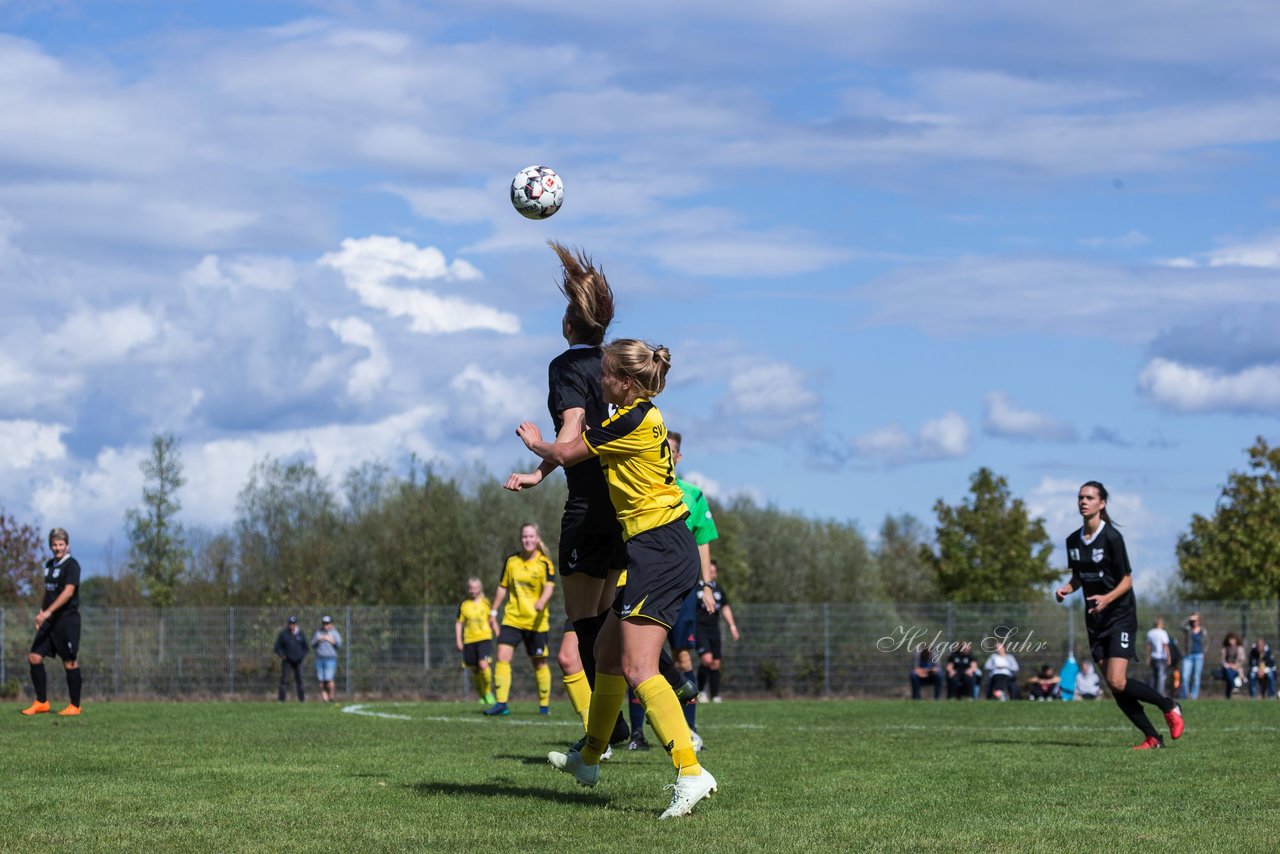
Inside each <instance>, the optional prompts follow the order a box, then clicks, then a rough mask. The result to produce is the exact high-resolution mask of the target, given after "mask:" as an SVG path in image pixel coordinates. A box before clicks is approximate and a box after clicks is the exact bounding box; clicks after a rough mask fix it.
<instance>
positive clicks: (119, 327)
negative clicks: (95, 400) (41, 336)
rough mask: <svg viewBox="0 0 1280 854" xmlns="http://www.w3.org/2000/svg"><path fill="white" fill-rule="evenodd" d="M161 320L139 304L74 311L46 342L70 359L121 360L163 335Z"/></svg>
mask: <svg viewBox="0 0 1280 854" xmlns="http://www.w3.org/2000/svg"><path fill="white" fill-rule="evenodd" d="M159 334H160V324H159V323H158V322H157V321H156V319H155V318H154V317H152V316H151V315H150V314H148V313H147V312H146V311H144V310H143V309H141V308H139V307H138V306H134V305H129V306H124V307H122V308H116V309H108V310H106V311H92V310H89V309H81V310H79V311H77V312H76V313H74V314H72V315H71V316H70V317H68V318H67V319H66V321H65V322H64V323H63V324H62V326H60V327H59V328H58V329H57V331H55V332H53V333H52V334H50V335H49V336H48V338H47V340H46V342H45V346H46V347H47V348H48V350H49V351H50V352H53V353H58V354H60V355H61V356H62V357H63V360H64V361H65V362H66V363H71V364H80V365H94V364H101V363H103V362H115V361H119V360H121V359H123V358H125V357H126V356H128V355H129V354H130V353H131V352H133V351H134V350H135V349H136V348H138V347H141V346H142V345H144V344H148V343H150V342H152V341H154V340H156V338H157V337H158V336H159Z"/></svg>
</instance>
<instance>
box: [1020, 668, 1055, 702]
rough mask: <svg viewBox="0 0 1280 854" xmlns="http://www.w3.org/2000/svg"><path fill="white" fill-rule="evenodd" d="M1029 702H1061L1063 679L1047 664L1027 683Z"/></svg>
mask: <svg viewBox="0 0 1280 854" xmlns="http://www.w3.org/2000/svg"><path fill="white" fill-rule="evenodd" d="M1027 699H1028V700H1061V699H1062V679H1061V677H1059V676H1058V674H1057V673H1054V672H1053V668H1052V667H1050V666H1049V665H1047V664H1042V665H1040V671H1039V672H1038V673H1036V674H1035V675H1033V676H1032V677H1031V680H1030V681H1029V682H1027Z"/></svg>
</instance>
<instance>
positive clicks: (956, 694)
mask: <svg viewBox="0 0 1280 854" xmlns="http://www.w3.org/2000/svg"><path fill="white" fill-rule="evenodd" d="M981 672H982V671H981V670H979V669H978V662H976V661H974V660H973V644H971V643H969V642H968V641H965V642H964V643H962V644H960V646H959V647H958V648H957V649H956V651H955V652H953V653H951V655H950V657H948V658H947V699H948V700H961V699H963V700H976V699H977V695H976V694H975V693H974V685H975V683H976V682H977V678H978V674H980V673H981Z"/></svg>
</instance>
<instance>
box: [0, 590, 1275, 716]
mask: <svg viewBox="0 0 1280 854" xmlns="http://www.w3.org/2000/svg"><path fill="white" fill-rule="evenodd" d="M1076 598H1077V599H1078V597H1076ZM1192 611H1199V613H1200V614H1201V617H1202V620H1203V623H1204V625H1205V627H1206V630H1207V632H1208V647H1207V648H1206V654H1205V679H1206V680H1208V679H1209V674H1210V672H1211V670H1212V669H1214V668H1216V667H1217V665H1218V650H1219V648H1220V646H1221V643H1222V638H1223V637H1224V635H1225V634H1226V633H1227V632H1229V631H1233V632H1235V633H1236V634H1237V635H1239V636H1240V637H1241V638H1242V640H1243V641H1244V642H1245V643H1252V641H1253V640H1254V639H1255V638H1257V637H1259V636H1261V637H1264V638H1266V639H1267V641H1268V642H1270V643H1273V644H1274V642H1275V641H1276V639H1277V638H1278V637H1280V604H1278V603H1274V602H1186V603H1169V604H1166V605H1160V606H1144V607H1141V608H1140V609H1139V618H1140V624H1139V637H1138V639H1137V643H1138V651H1139V655H1142V654H1143V652H1144V650H1145V632H1146V630H1147V629H1148V628H1150V626H1151V624H1152V620H1153V619H1154V617H1155V616H1156V615H1157V614H1159V615H1163V616H1164V617H1165V623H1166V628H1167V629H1168V631H1169V634H1170V636H1171V637H1172V638H1173V639H1174V640H1175V641H1178V642H1179V643H1180V644H1181V643H1183V637H1182V635H1183V632H1182V629H1181V627H1182V625H1183V623H1184V621H1185V619H1186V616H1187V615H1188V614H1189V613H1191V612H1192ZM733 612H734V616H735V621H736V623H737V625H738V628H739V629H740V630H741V633H742V639H741V641H739V642H737V643H735V642H734V641H733V640H732V639H731V637H730V633H729V631H728V628H727V627H723V628H722V635H723V637H724V644H723V649H724V664H723V669H722V674H723V676H722V680H723V681H722V691H723V693H724V694H725V695H726V696H733V695H739V696H742V695H755V696H780V697H792V696H805V697H819V696H842V697H850V696H865V697H903V696H907V695H909V686H908V679H907V677H908V673H909V671H910V669H911V666H912V661H913V654H914V653H916V652H917V651H918V650H919V649H920V648H921V646H922V645H923V644H932V645H933V646H934V648H935V650H937V652H938V656H939V658H940V659H945V658H946V655H947V653H948V652H949V651H950V650H951V649H953V648H954V646H953V645H954V644H958V643H959V642H961V641H969V642H970V643H972V644H973V648H974V656H975V658H977V659H978V661H979V663H980V664H981V663H982V662H984V661H985V660H986V656H987V654H988V653H990V652H991V651H992V650H993V649H994V644H995V642H996V640H997V639H1001V640H1004V641H1005V642H1006V645H1007V646H1008V648H1009V651H1010V652H1012V653H1013V655H1014V656H1015V657H1016V658H1017V659H1018V661H1019V663H1020V665H1021V668H1022V671H1023V672H1024V673H1029V672H1030V671H1031V670H1032V669H1033V668H1036V667H1039V666H1040V665H1042V664H1051V665H1052V666H1054V667H1055V668H1057V667H1059V666H1061V664H1062V662H1063V660H1064V659H1065V657H1066V654H1067V651H1068V650H1069V649H1070V650H1073V651H1074V653H1075V655H1076V657H1077V658H1084V657H1087V656H1088V653H1089V651H1088V645H1087V640H1086V637H1085V632H1084V616H1083V613H1082V608H1081V605H1080V603H1079V602H1078V601H1072V602H1071V603H1068V604H1067V605H1057V604H1054V603H1008V604H979V605H961V604H948V603H941V604H925V605H921V604H899V605H893V604H857V603H853V604H849V603H834V602H832V603H817V604H786V605H781V604H747V603H743V604H738V605H734V606H733ZM290 614H295V615H296V616H297V617H298V619H299V622H300V624H301V627H302V631H303V633H304V634H305V635H306V636H307V638H308V639H310V636H311V634H312V632H314V631H315V630H316V629H318V628H319V627H320V617H321V615H322V614H330V615H332V617H333V619H334V626H335V628H337V629H338V630H339V631H340V632H341V633H342V637H343V646H342V649H341V650H340V651H339V656H338V675H337V679H336V683H337V688H338V691H339V694H340V695H342V696H344V697H346V698H355V697H413V698H439V699H459V698H470V697H472V696H473V693H472V689H471V685H470V680H469V678H468V677H467V674H466V673H465V671H463V670H462V668H461V656H460V654H459V653H458V652H457V650H456V649H455V646H454V621H455V619H456V617H457V609H456V608H455V607H452V606H427V607H333V608H310V607H308V608H300V609H297V610H293V611H287V610H283V609H279V608H218V609H215V608H170V609H163V610H160V609H151V608H82V609H81V622H82V631H81V651H80V656H79V660H80V662H81V666H82V668H83V671H84V677H85V681H84V693H85V696H86V698H89V699H102V698H121V699H124V698H148V699H153V698H174V699H176V698H238V699H260V698H267V697H273V696H275V693H276V689H277V685H278V683H279V679H280V663H279V660H278V659H277V658H276V657H275V655H274V654H273V653H272V646H273V645H274V643H275V638H276V635H277V633H278V632H279V631H280V629H281V628H283V627H284V625H285V620H286V619H287V617H288V616H289V615H290ZM33 620H34V610H31V609H21V610H19V609H15V608H12V607H9V608H0V650H3V656H2V657H0V690H2V691H3V694H4V695H6V696H10V697H13V696H16V695H17V694H18V693H19V692H22V693H26V692H29V690H30V679H29V677H28V669H27V661H26V655H27V650H28V649H29V647H30V643H31V638H32V635H33V633H34V622H33ZM563 622H564V617H563V615H562V614H559V615H557V614H555V613H553V615H552V632H551V642H552V649H553V650H555V649H558V648H559V645H560V641H561V626H562V625H563ZM1183 649H1184V651H1185V645H1184V646H1183ZM313 661H314V656H309V657H308V658H307V660H306V662H304V665H303V666H304V673H305V674H306V675H307V677H308V691H309V692H313V691H314V688H313V686H314V667H313V664H312V662H313ZM46 666H48V667H49V671H50V678H49V688H50V693H51V695H52V696H53V698H54V699H59V698H60V697H63V696H64V695H65V690H66V688H65V683H64V681H63V679H62V678H61V674H59V673H57V672H56V671H57V670H59V669H60V668H59V667H58V666H57V664H56V663H55V662H49V663H48V664H47V665H46ZM552 669H553V673H555V674H556V675H557V676H558V670H557V669H556V667H555V663H554V661H553V662H552ZM512 680H513V685H512V699H513V701H516V702H521V701H523V700H524V699H529V698H533V697H534V696H536V687H535V685H534V680H533V674H532V670H531V668H530V667H528V665H527V664H526V662H525V661H524V651H523V650H517V651H516V657H515V659H514V660H513V662H512ZM553 686H554V688H553V691H554V694H553V696H557V697H563V691H562V690H561V688H560V685H559V680H558V679H553ZM1206 693H1211V692H1206ZM290 694H291V695H292V688H291V689H290Z"/></svg>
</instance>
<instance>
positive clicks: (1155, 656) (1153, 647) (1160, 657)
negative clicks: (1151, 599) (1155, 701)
mask: <svg viewBox="0 0 1280 854" xmlns="http://www.w3.org/2000/svg"><path fill="white" fill-rule="evenodd" d="M1147 659H1148V661H1150V662H1151V681H1152V682H1153V683H1154V685H1155V689H1156V691H1157V692H1159V694H1160V695H1161V696H1164V695H1165V694H1166V693H1167V692H1166V691H1165V684H1166V680H1167V679H1168V675H1169V633H1168V632H1166V631H1165V630H1164V617H1156V621H1155V625H1154V627H1152V628H1151V629H1149V630H1148V631H1147Z"/></svg>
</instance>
